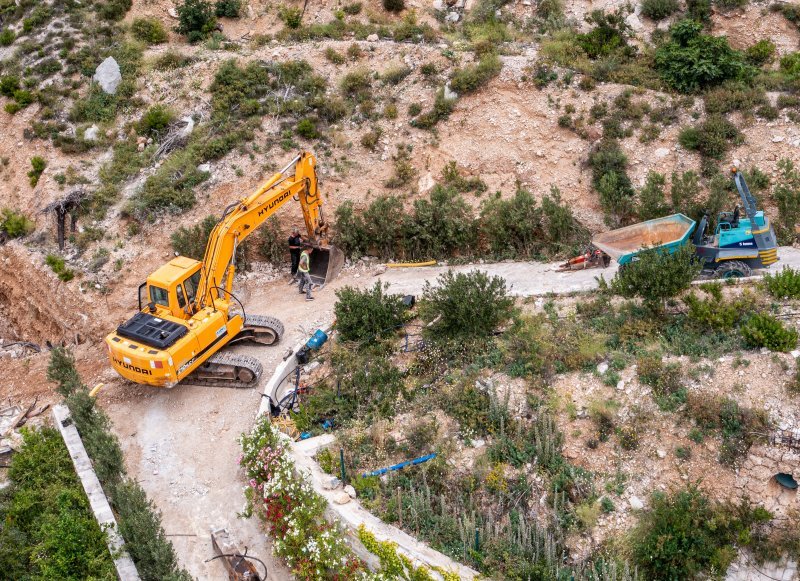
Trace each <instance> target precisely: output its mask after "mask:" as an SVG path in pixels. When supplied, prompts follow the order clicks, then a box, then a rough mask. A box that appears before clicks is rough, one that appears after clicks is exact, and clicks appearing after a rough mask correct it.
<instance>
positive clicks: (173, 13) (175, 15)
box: [167, 6, 178, 19]
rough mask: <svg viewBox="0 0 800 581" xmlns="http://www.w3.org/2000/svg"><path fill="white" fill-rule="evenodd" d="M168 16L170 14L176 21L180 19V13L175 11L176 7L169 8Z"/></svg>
mask: <svg viewBox="0 0 800 581" xmlns="http://www.w3.org/2000/svg"><path fill="white" fill-rule="evenodd" d="M167 14H169V17H170V18H175V19H177V18H178V11H177V10H175V7H174V6H170V7H169V8H167Z"/></svg>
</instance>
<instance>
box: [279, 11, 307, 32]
mask: <svg viewBox="0 0 800 581" xmlns="http://www.w3.org/2000/svg"><path fill="white" fill-rule="evenodd" d="M278 16H280V19H281V20H283V23H284V24H286V26H287V27H289V28H291V29H297V28H300V24H302V20H303V12H302V11H301V10H300V9H299V8H295V7H294V6H281V7H280V8H279V9H278Z"/></svg>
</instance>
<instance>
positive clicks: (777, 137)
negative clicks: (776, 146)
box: [772, 135, 786, 143]
mask: <svg viewBox="0 0 800 581" xmlns="http://www.w3.org/2000/svg"><path fill="white" fill-rule="evenodd" d="M784 139H786V138H785V137H784V136H783V135H775V136H774V137H773V138H772V143H780V142H781V141H783V140H784Z"/></svg>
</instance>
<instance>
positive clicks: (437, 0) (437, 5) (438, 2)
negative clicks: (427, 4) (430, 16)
mask: <svg viewBox="0 0 800 581" xmlns="http://www.w3.org/2000/svg"><path fill="white" fill-rule="evenodd" d="M433 9H434V10H437V11H439V12H444V11H445V10H446V9H447V4H446V3H445V1H444V0H433Z"/></svg>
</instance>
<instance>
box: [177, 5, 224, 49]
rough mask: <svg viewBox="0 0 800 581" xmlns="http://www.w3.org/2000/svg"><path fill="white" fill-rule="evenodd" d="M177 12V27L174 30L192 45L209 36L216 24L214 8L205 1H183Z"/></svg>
mask: <svg viewBox="0 0 800 581" xmlns="http://www.w3.org/2000/svg"><path fill="white" fill-rule="evenodd" d="M177 11H178V26H177V28H176V29H175V30H176V32H178V33H179V34H183V35H184V36H185V37H186V38H187V40H188V41H189V42H192V43H195V42H198V41H200V40H203V39H204V38H205V37H207V36H208V35H209V34H211V31H212V30H214V27H215V26H216V24H217V20H216V18H214V8H213V7H212V6H211V3H210V2H207V1H206V0H184V2H183V4H181V5H180V6H178V8H177Z"/></svg>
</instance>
